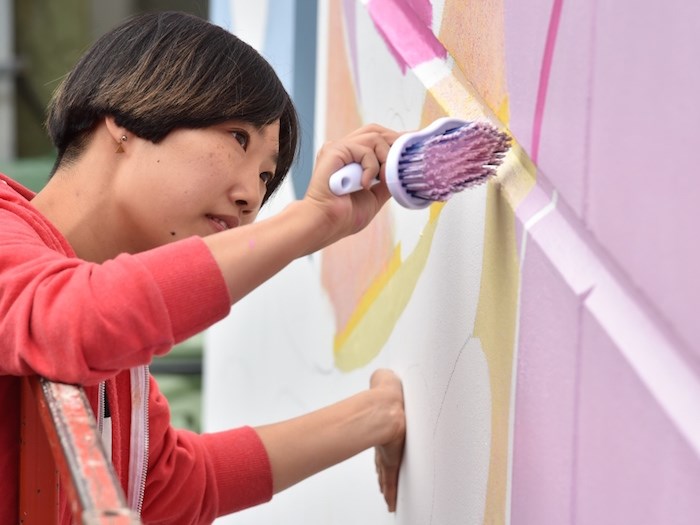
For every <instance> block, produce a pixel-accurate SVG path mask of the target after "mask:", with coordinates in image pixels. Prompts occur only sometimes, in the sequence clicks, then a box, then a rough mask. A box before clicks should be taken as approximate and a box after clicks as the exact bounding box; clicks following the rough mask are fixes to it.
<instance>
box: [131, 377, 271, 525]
mask: <svg viewBox="0 0 700 525" xmlns="http://www.w3.org/2000/svg"><path fill="white" fill-rule="evenodd" d="M150 385H151V386H150V402H149V412H150V413H149V425H150V429H149V436H150V440H149V443H150V445H149V446H150V450H149V461H148V475H147V477H146V488H145V492H144V501H143V510H142V518H143V521H144V523H151V524H154V525H156V524H163V525H164V524H167V523H192V524H205V523H211V522H212V521H213V520H214V519H215V518H217V517H219V516H223V515H225V514H230V513H232V512H235V511H238V510H242V509H244V508H247V507H251V506H254V505H258V504H260V503H264V502H267V501H269V500H270V499H271V498H272V469H271V466H270V460H269V458H268V455H267V452H266V450H265V448H264V445H263V443H262V441H261V440H260V437H259V436H258V434H257V432H256V431H255V430H254V429H253V428H251V427H241V428H237V429H233V430H227V431H223V432H217V433H211V434H202V435H200V434H195V433H193V432H190V431H187V430H176V429H173V428H172V427H171V426H170V410H169V408H168V404H167V401H166V400H165V398H164V397H163V396H162V395H161V393H160V392H159V390H158V387H157V384H156V382H155V381H154V380H153V379H152V378H151V381H150Z"/></svg>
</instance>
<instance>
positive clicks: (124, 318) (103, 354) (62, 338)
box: [0, 207, 230, 384]
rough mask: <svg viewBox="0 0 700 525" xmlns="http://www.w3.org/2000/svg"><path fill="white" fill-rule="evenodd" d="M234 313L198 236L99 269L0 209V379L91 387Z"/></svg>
mask: <svg viewBox="0 0 700 525" xmlns="http://www.w3.org/2000/svg"><path fill="white" fill-rule="evenodd" d="M44 228H45V229H47V226H44ZM229 309H230V299H229V295H228V290H227V288H226V284H225V282H224V279H223V276H222V274H221V271H220V269H219V267H218V266H217V264H216V262H215V261H214V258H213V257H212V255H211V252H210V251H209V249H208V248H207V247H206V245H205V244H204V242H203V241H202V240H201V239H200V238H198V237H192V238H189V239H185V240H182V241H178V242H174V243H172V244H168V245H165V246H162V247H159V248H155V249H153V250H150V251H147V252H143V253H140V254H135V255H128V254H124V255H120V256H118V257H116V258H115V259H113V260H109V261H107V262H105V263H103V264H94V263H89V262H86V261H83V260H80V259H78V258H76V257H71V256H68V255H67V254H66V253H65V250H63V251H62V250H61V249H60V240H57V239H55V238H52V237H51V236H50V235H49V234H48V233H46V234H43V235H42V232H41V229H40V228H38V227H37V225H36V224H32V223H30V222H29V221H27V220H26V218H23V217H18V215H17V214H16V213H13V212H11V211H9V210H7V209H3V208H2V207H0V374H8V375H29V374H39V375H42V376H44V377H46V378H48V379H50V380H53V381H61V382H66V383H76V384H94V383H97V382H99V381H101V380H103V379H105V378H107V377H109V376H111V375H114V374H115V373H116V372H118V371H119V370H123V369H127V368H132V367H134V366H139V365H143V364H148V363H149V362H150V361H151V360H152V358H153V356H154V355H161V354H164V353H166V352H167V351H168V350H170V348H171V347H172V346H173V345H174V344H176V343H178V342H180V341H183V340H185V339H186V338H188V337H190V336H191V335H194V334H195V333H197V332H199V331H201V330H202V329H204V328H206V327H208V326H210V325H211V324H213V323H214V322H216V321H218V320H219V319H221V318H223V317H224V316H225V315H226V314H227V313H228V311H229Z"/></svg>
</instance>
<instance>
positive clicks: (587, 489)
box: [571, 313, 700, 525]
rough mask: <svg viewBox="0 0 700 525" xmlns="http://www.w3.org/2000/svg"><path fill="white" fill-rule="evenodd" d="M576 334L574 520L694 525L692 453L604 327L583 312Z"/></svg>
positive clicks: (696, 470)
mask: <svg viewBox="0 0 700 525" xmlns="http://www.w3.org/2000/svg"><path fill="white" fill-rule="evenodd" d="M580 330H581V341H580V345H581V362H580V371H579V374H580V393H579V398H580V401H579V410H578V416H577V427H576V428H577V436H576V444H577V456H576V462H575V466H576V468H575V471H574V472H573V474H574V475H573V479H574V480H575V485H574V486H573V487H572V488H573V490H574V492H573V494H575V505H574V507H573V508H572V511H573V512H572V520H571V522H572V523H579V524H583V523H596V524H604V523H673V524H679V525H691V524H694V523H697V522H698V516H699V515H700V499H698V497H697V487H698V486H700V462H699V461H698V457H697V455H696V454H695V452H694V451H693V450H692V449H691V448H690V447H689V446H688V443H687V441H685V440H684V439H683V438H682V436H681V435H680V434H679V433H678V430H677V428H676V427H675V426H674V425H673V424H671V423H670V421H669V419H668V416H667V414H666V413H665V411H664V409H663V408H662V407H661V406H659V405H658V404H657V402H656V400H655V399H654V398H653V397H652V396H651V395H650V393H649V390H648V389H647V387H646V385H645V384H644V383H643V382H641V381H640V379H639V377H638V376H637V375H636V373H635V372H634V371H633V370H632V369H631V368H630V367H629V364H628V362H627V360H626V359H625V358H624V357H623V356H622V355H621V354H620V352H619V351H618V349H617V345H616V344H615V342H614V341H612V340H611V339H610V337H609V335H608V334H607V333H606V329H605V328H603V327H602V326H600V324H598V322H597V321H596V319H594V318H593V316H592V315H590V314H588V313H584V315H583V318H582V322H581V326H580ZM688 417H696V414H693V413H689V414H688Z"/></svg>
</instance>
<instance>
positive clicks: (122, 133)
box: [105, 115, 129, 153]
mask: <svg viewBox="0 0 700 525" xmlns="http://www.w3.org/2000/svg"><path fill="white" fill-rule="evenodd" d="M105 127H106V128H107V132H108V133H109V135H110V136H111V137H112V139H113V140H114V142H115V144H116V148H117V149H116V153H124V143H125V142H126V141H127V140H129V132H128V131H127V130H126V128H123V127H122V126H118V125H117V123H116V122H115V120H114V117H112V116H111V115H108V116H106V117H105Z"/></svg>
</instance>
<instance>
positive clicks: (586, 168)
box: [581, 0, 598, 229]
mask: <svg viewBox="0 0 700 525" xmlns="http://www.w3.org/2000/svg"><path fill="white" fill-rule="evenodd" d="M590 2H591V3H592V5H593V7H592V10H593V14H592V17H591V27H590V32H589V38H590V41H589V45H588V96H587V98H586V135H585V143H584V145H583V148H584V154H583V199H582V200H583V202H582V203H581V220H582V222H583V224H584V226H585V227H586V228H588V220H589V217H588V213H589V206H590V203H589V193H590V191H589V186H590V184H591V175H590V168H591V134H592V127H593V117H592V114H593V87H594V80H595V50H596V22H597V16H598V1H597V0H590ZM588 229H590V228H588Z"/></svg>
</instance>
